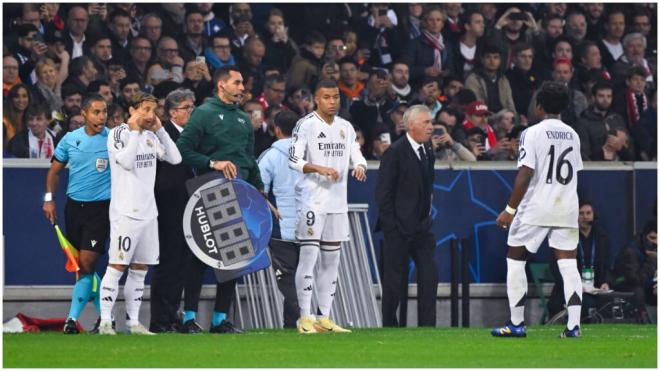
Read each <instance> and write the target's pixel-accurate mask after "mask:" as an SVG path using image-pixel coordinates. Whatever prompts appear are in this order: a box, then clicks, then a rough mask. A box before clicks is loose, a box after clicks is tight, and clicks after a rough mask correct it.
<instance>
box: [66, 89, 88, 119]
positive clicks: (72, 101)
mask: <svg viewBox="0 0 660 371" xmlns="http://www.w3.org/2000/svg"><path fill="white" fill-rule="evenodd" d="M83 95H85V91H84V90H80V89H78V87H76V86H75V85H66V84H65V85H63V86H62V113H63V114H64V116H65V117H68V116H70V115H71V112H72V111H73V109H74V108H77V109H78V110H80V109H81V108H82V98H83Z"/></svg>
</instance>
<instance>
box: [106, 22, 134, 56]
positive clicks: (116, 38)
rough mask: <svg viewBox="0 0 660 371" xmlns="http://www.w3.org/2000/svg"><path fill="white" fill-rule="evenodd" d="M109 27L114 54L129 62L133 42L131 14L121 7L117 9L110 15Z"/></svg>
mask: <svg viewBox="0 0 660 371" xmlns="http://www.w3.org/2000/svg"><path fill="white" fill-rule="evenodd" d="M108 29H109V30H110V38H111V39H112V55H113V56H114V57H115V58H118V59H120V60H123V61H124V62H128V58H129V46H130V44H131V39H132V35H131V16H130V14H128V13H127V12H125V11H123V10H121V9H115V10H114V11H113V12H112V13H110V16H109V17H108Z"/></svg>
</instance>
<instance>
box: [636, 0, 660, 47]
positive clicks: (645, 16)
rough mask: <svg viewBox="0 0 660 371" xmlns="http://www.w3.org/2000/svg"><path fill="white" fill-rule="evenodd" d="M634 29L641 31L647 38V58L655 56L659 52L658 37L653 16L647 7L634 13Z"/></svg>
mask: <svg viewBox="0 0 660 371" xmlns="http://www.w3.org/2000/svg"><path fill="white" fill-rule="evenodd" d="M631 18H632V30H633V32H638V33H641V34H642V36H644V37H645V38H646V54H645V55H644V57H645V58H646V59H650V58H654V57H656V56H657V54H658V39H657V38H656V35H655V33H654V32H651V31H652V30H653V24H652V23H651V17H650V15H649V12H648V11H647V10H645V9H640V10H636V11H635V12H634V13H633V14H632V17H631Z"/></svg>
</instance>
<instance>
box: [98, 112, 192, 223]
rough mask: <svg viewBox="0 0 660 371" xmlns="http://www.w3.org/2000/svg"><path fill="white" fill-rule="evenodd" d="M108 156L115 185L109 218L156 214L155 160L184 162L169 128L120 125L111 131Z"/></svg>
mask: <svg viewBox="0 0 660 371" xmlns="http://www.w3.org/2000/svg"><path fill="white" fill-rule="evenodd" d="M108 155H109V158H110V174H111V181H110V182H111V184H112V190H111V194H112V198H111V199H110V219H112V220H114V219H117V218H118V217H119V216H120V215H124V216H128V217H131V218H133V219H141V220H146V219H152V218H155V217H157V216H158V209H157V208H156V199H155V197H154V183H155V182H156V160H157V159H158V160H164V161H167V162H169V163H171V164H175V165H176V164H178V163H180V162H181V154H180V153H179V150H178V149H177V148H176V144H174V142H173V141H172V139H171V138H170V136H169V135H168V134H167V131H165V129H164V128H160V129H159V130H158V132H157V133H154V132H152V131H150V130H142V132H137V131H132V130H130V129H129V127H128V125H127V124H121V125H119V126H117V127H116V128H113V129H112V130H110V133H109V134H108Z"/></svg>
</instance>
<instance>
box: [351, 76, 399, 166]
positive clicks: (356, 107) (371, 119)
mask: <svg viewBox="0 0 660 371" xmlns="http://www.w3.org/2000/svg"><path fill="white" fill-rule="evenodd" d="M390 85H391V82H390V76H389V73H388V72H387V70H384V69H381V68H374V69H372V71H371V74H370V76H369V80H368V81H367V87H366V89H365V90H364V91H363V92H362V99H360V100H359V101H356V102H354V103H353V104H352V105H351V109H350V115H351V119H352V121H353V122H354V123H355V125H356V126H358V127H360V128H361V129H362V132H363V133H364V139H365V146H366V152H367V153H371V150H372V148H371V144H372V142H373V140H374V138H375V137H376V135H377V131H378V130H380V127H381V126H382V125H383V123H385V122H386V120H387V112H388V111H389V110H390V109H391V108H392V106H393V105H394V103H393V102H392V100H390V99H389V96H388V90H389V87H390Z"/></svg>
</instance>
